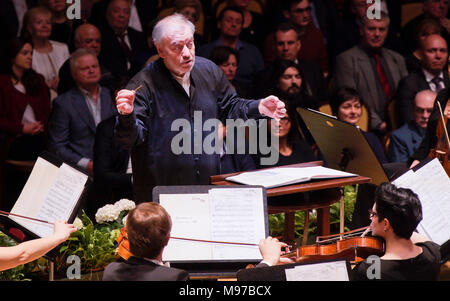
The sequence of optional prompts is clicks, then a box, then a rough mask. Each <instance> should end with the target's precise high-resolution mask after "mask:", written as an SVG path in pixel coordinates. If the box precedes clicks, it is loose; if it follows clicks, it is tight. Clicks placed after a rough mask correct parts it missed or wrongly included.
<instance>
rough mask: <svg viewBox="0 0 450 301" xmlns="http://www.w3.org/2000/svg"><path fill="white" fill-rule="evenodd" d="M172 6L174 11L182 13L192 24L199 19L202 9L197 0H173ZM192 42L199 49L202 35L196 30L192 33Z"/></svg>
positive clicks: (201, 43)
mask: <svg viewBox="0 0 450 301" xmlns="http://www.w3.org/2000/svg"><path fill="white" fill-rule="evenodd" d="M173 8H174V12H175V13H179V14H182V15H183V16H185V17H186V19H188V20H189V21H191V23H192V24H194V25H195V24H196V23H197V21H198V20H199V18H200V15H201V13H202V11H203V8H202V4H201V2H200V1H199V0H175V1H174V3H173ZM194 42H195V48H198V49H200V46H201V45H203V36H202V35H200V34H198V33H197V32H196V33H194Z"/></svg>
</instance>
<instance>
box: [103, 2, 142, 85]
mask: <svg viewBox="0 0 450 301" xmlns="http://www.w3.org/2000/svg"><path fill="white" fill-rule="evenodd" d="M130 15H131V6H130V1H128V0H111V2H110V3H109V4H108V8H107V10H106V20H107V25H105V26H104V27H100V30H101V32H102V49H104V50H106V49H107V51H102V52H101V54H100V56H99V60H100V63H101V64H102V65H103V66H105V67H106V68H107V69H108V70H110V71H111V72H112V74H113V75H114V77H116V78H117V79H118V80H122V81H123V82H124V83H126V82H127V81H128V80H129V79H130V78H131V77H133V76H134V75H135V74H136V73H137V72H138V71H139V70H140V69H141V68H142V67H143V66H144V64H145V61H146V59H147V58H146V57H143V56H142V53H144V52H145V51H146V50H147V48H148V45H147V43H146V39H145V35H144V34H143V33H142V32H139V31H137V30H135V29H133V28H131V27H129V20H130Z"/></svg>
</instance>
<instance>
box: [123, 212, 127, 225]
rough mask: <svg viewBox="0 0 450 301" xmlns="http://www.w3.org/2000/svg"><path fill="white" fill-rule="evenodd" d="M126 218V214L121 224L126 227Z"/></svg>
mask: <svg viewBox="0 0 450 301" xmlns="http://www.w3.org/2000/svg"><path fill="white" fill-rule="evenodd" d="M127 218H128V214H127V215H125V216H124V217H123V218H122V224H123V225H126V224H127Z"/></svg>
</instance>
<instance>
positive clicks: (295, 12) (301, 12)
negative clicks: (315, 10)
mask: <svg viewBox="0 0 450 301" xmlns="http://www.w3.org/2000/svg"><path fill="white" fill-rule="evenodd" d="M304 12H308V13H309V12H311V6H308V7H307V8H297V9H294V10H291V13H293V14H303V13H304Z"/></svg>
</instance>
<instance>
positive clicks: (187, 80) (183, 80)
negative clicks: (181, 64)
mask: <svg viewBox="0 0 450 301" xmlns="http://www.w3.org/2000/svg"><path fill="white" fill-rule="evenodd" d="M170 73H172V72H170ZM172 76H173V78H175V80H176V81H177V82H178V83H179V84H180V85H181V86H182V87H183V89H184V91H186V94H187V95H189V88H190V86H191V72H186V73H185V74H184V76H178V75H176V74H174V73H172Z"/></svg>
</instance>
